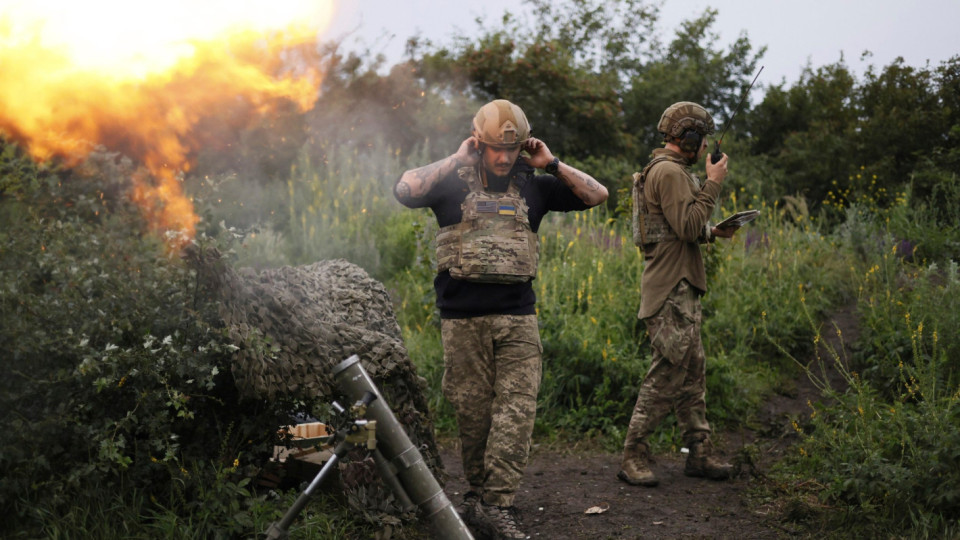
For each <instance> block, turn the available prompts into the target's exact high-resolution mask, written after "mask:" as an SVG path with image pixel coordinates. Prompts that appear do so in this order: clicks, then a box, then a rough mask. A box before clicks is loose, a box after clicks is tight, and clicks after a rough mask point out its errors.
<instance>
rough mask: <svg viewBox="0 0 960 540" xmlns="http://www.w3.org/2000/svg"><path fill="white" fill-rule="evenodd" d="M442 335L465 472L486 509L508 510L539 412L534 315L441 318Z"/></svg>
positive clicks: (539, 347) (538, 352)
mask: <svg viewBox="0 0 960 540" xmlns="http://www.w3.org/2000/svg"><path fill="white" fill-rule="evenodd" d="M441 337H442V340H443V363H444V371H443V395H444V396H445V397H446V398H447V400H449V401H450V403H451V404H452V405H453V408H454V410H455V411H456V415H457V425H458V427H459V431H460V443H461V446H462V448H461V457H462V459H463V472H464V475H465V476H466V479H467V482H468V483H469V484H470V489H472V490H473V491H476V492H477V493H480V494H482V496H483V500H484V502H486V503H487V504H496V505H498V506H511V505H512V504H513V499H514V496H515V494H516V491H517V488H518V487H519V486H520V480H521V479H522V478H523V470H524V468H526V466H527V457H528V455H529V453H530V439H531V437H532V435H533V421H534V419H535V417H536V412H537V392H538V391H539V389H540V376H541V354H542V352H543V347H542V345H541V344H540V332H539V329H538V327H537V316H536V315H487V316H482V317H472V318H469V319H443V320H442V321H441Z"/></svg>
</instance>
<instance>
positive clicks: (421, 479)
mask: <svg viewBox="0 0 960 540" xmlns="http://www.w3.org/2000/svg"><path fill="white" fill-rule="evenodd" d="M333 376H334V379H335V380H336V381H337V384H338V385H339V386H340V389H341V390H342V391H343V393H344V394H345V395H346V396H347V397H348V398H350V399H354V400H356V399H360V398H361V397H362V396H363V394H364V393H365V392H373V393H374V394H375V395H376V396H377V399H375V400H374V401H373V403H371V404H370V405H369V406H368V407H367V414H366V416H367V418H368V419H370V420H376V422H377V432H376V433H377V450H379V451H380V452H381V453H382V454H383V457H384V458H385V459H386V460H388V461H389V462H390V464H391V465H393V467H394V468H396V470H397V478H398V479H399V480H400V484H401V485H402V486H403V489H404V491H405V492H406V493H407V494H408V495H409V497H410V500H411V501H412V502H413V503H414V504H415V505H417V507H418V508H419V509H420V511H421V513H422V514H423V515H424V516H426V517H427V519H429V520H430V522H431V524H432V525H433V529H434V532H435V535H436V537H437V538H442V539H444V540H473V535H472V534H470V530H469V529H467V526H466V524H464V522H463V520H462V519H461V518H460V514H458V513H457V511H456V509H455V508H454V507H453V504H452V503H451V502H450V499H449V498H447V495H446V494H445V493H444V492H443V489H442V488H441V487H440V484H439V482H437V479H436V478H434V476H433V474H432V473H431V472H430V469H429V467H427V465H426V463H424V461H423V455H421V454H420V451H419V450H417V447H416V446H414V445H413V442H411V441H410V438H409V437H408V436H407V432H406V431H404V429H403V426H402V425H401V424H400V422H398V421H397V418H396V417H395V416H394V415H393V412H392V411H391V410H390V406H389V405H388V404H387V402H386V401H385V400H384V399H383V396H382V395H381V394H380V391H379V390H378V389H377V386H376V385H375V384H374V382H373V379H371V378H370V375H368V374H367V371H366V370H365V369H363V365H362V364H361V363H360V358H359V357H358V356H357V355H353V356H351V357H350V358H347V359H346V360H344V361H343V362H341V363H340V364H339V365H337V367H335V368H333Z"/></svg>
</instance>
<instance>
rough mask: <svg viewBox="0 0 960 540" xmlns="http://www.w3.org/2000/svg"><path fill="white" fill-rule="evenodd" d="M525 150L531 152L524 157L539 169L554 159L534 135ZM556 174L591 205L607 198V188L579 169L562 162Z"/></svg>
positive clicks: (582, 199)
mask: <svg viewBox="0 0 960 540" xmlns="http://www.w3.org/2000/svg"><path fill="white" fill-rule="evenodd" d="M524 150H526V151H527V153H529V154H530V157H529V158H524V159H526V160H527V163H528V164H530V165H531V166H533V167H537V168H539V169H542V168H544V167H546V166H547V164H548V163H550V162H551V161H553V159H554V156H553V153H552V152H550V149H549V148H547V145H546V144H545V143H544V142H543V141H541V140H540V139H536V138H533V137H530V138H529V139H527V142H526V144H525V146H524ZM556 176H557V178H559V179H560V180H561V181H562V182H563V183H564V184H566V185H567V187H569V188H570V191H572V192H573V194H574V195H576V196H577V197H579V198H580V200H581V201H583V202H584V203H586V204H587V205H589V206H596V205H598V204H600V203H602V202H603V201H605V200H607V196H608V193H607V188H605V187H603V184H601V183H600V182H597V181H596V180H595V179H594V178H593V177H592V176H590V175H589V174H587V173H585V172H583V171H581V170H579V169H576V168H574V167H571V166H570V165H567V164H566V163H563V162H560V166H559V168H558V170H557V174H556Z"/></svg>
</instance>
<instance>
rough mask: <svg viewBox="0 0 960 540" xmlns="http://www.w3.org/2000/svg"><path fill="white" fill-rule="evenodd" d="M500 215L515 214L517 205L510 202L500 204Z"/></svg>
mask: <svg viewBox="0 0 960 540" xmlns="http://www.w3.org/2000/svg"><path fill="white" fill-rule="evenodd" d="M500 215H501V216H515V215H517V207H516V206H513V205H512V204H501V205H500Z"/></svg>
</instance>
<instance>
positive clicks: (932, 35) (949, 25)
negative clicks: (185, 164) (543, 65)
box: [327, 0, 960, 86]
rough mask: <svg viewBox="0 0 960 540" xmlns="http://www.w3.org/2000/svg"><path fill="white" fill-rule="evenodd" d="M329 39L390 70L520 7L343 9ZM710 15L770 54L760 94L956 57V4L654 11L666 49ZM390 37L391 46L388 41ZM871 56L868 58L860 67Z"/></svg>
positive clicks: (836, 1)
mask: <svg viewBox="0 0 960 540" xmlns="http://www.w3.org/2000/svg"><path fill="white" fill-rule="evenodd" d="M338 4H339V6H338V10H339V12H338V13H337V15H336V17H335V20H334V23H333V27H332V28H331V29H330V30H329V31H328V32H327V36H329V37H343V36H345V35H347V32H349V31H351V30H353V31H354V32H353V33H351V34H349V35H348V37H347V39H346V40H345V45H346V46H348V48H352V47H351V43H353V41H354V40H357V39H361V40H363V41H364V42H365V43H367V44H368V45H370V46H371V49H372V50H373V51H375V52H382V53H384V54H385V55H386V56H387V58H388V59H389V60H390V62H391V63H393V62H395V61H399V60H400V59H401V58H402V53H403V45H404V42H405V40H406V38H407V37H410V36H412V35H414V34H418V33H419V34H421V35H423V36H424V37H427V38H430V39H432V40H434V41H437V42H446V41H449V38H450V37H451V36H452V35H453V34H454V33H455V31H457V30H459V31H461V32H464V33H467V34H470V35H472V34H474V33H475V32H476V29H475V27H476V25H475V23H474V20H475V19H476V18H477V17H482V18H484V19H486V20H487V21H488V26H490V25H491V24H492V23H494V22H497V21H498V20H499V17H500V15H501V14H502V13H503V12H504V10H507V9H509V10H510V11H511V12H514V13H519V12H520V10H522V9H524V7H525V5H524V4H523V3H522V2H520V1H519V0H512V1H504V0H483V1H478V0H457V1H449V0H445V1H442V2H441V1H436V0H434V1H430V0H354V1H352V2H347V1H341V2H339V3H338ZM707 7H713V8H715V9H717V10H718V12H719V14H718V17H717V22H716V24H715V25H714V27H713V30H714V31H715V32H716V33H718V34H719V36H720V42H721V44H722V45H723V46H726V45H727V44H729V43H730V42H732V41H733V40H735V39H736V38H737V37H738V36H739V35H740V33H741V32H746V35H747V37H748V38H749V40H750V42H751V44H753V45H754V47H757V48H759V47H760V46H763V45H766V46H767V53H766V54H765V55H764V57H763V59H762V60H761V63H762V64H763V65H764V66H765V68H764V72H763V75H762V77H761V79H762V80H761V81H760V82H758V85H760V84H762V85H764V86H766V85H769V84H775V83H779V82H781V81H782V80H786V81H787V83H793V82H795V81H796V80H797V78H798V77H799V75H800V73H801V70H802V69H803V67H804V66H806V65H807V64H808V63H809V64H810V65H812V66H813V67H819V66H823V65H826V64H831V63H834V62H836V61H838V60H839V59H840V58H841V54H843V58H844V60H845V62H846V64H847V65H848V66H849V67H850V68H851V69H853V70H854V71H855V72H856V73H858V74H862V73H863V72H864V71H865V70H866V68H867V66H869V65H874V66H875V67H877V68H881V67H883V66H886V65H888V64H889V63H890V62H892V61H893V60H894V59H895V58H896V57H897V56H902V57H903V58H904V60H905V61H906V63H907V64H908V65H911V66H916V67H922V66H923V65H924V64H925V63H926V62H927V60H929V61H930V63H931V65H932V66H934V67H935V66H937V65H938V64H939V63H940V62H941V61H943V60H947V59H948V58H950V57H951V56H953V55H958V54H960V31H958V30H957V24H958V21H960V0H914V1H913V2H905V1H903V0H874V1H871V2H867V1H863V0H857V1H855V0H803V1H797V0H790V1H787V0H764V1H750V0H668V1H666V2H665V5H664V6H663V7H662V9H661V17H660V23H659V34H660V36H661V38H662V39H663V40H669V39H671V38H672V36H673V34H674V30H675V29H676V28H677V26H678V24H679V23H680V22H681V21H682V20H684V19H690V18H693V17H694V16H697V15H700V14H702V13H703V11H704V10H705V9H706V8H707ZM391 35H392V36H393V37H392V38H391V37H390V36H391ZM867 50H869V51H870V52H871V53H872V56H870V57H867V58H863V59H862V58H861V55H862V53H863V52H864V51H867Z"/></svg>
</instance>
